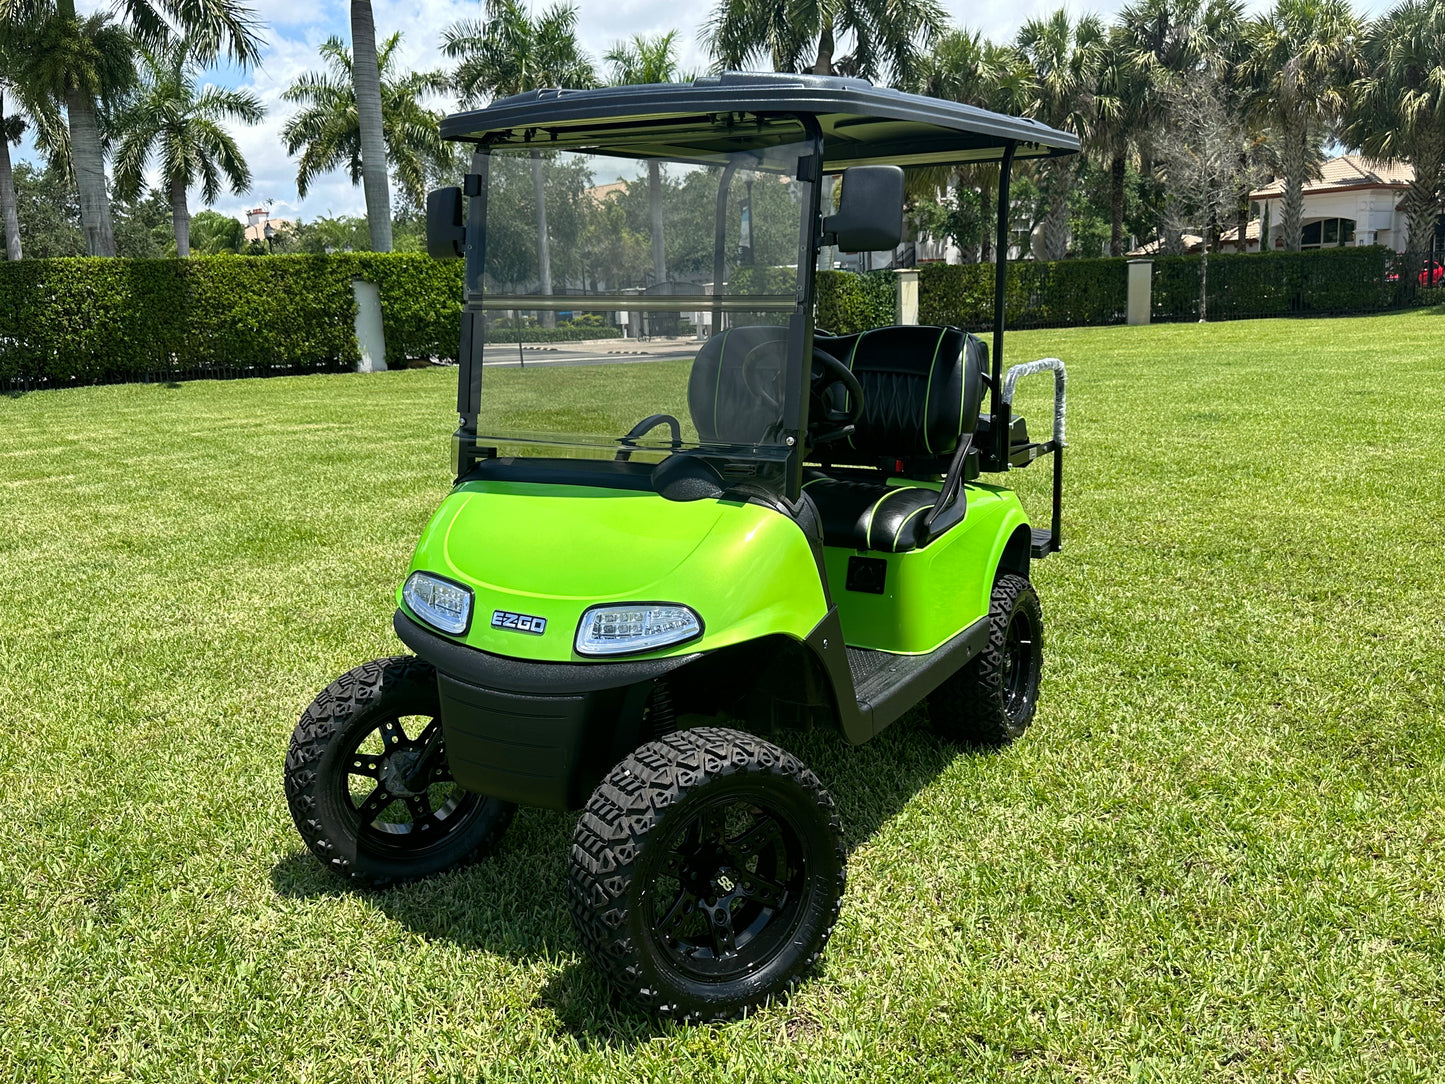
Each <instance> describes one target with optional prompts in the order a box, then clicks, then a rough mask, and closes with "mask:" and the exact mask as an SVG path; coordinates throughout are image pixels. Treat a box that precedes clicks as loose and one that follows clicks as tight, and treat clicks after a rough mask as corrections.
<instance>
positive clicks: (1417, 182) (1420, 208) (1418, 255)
mask: <svg viewBox="0 0 1445 1084" xmlns="http://www.w3.org/2000/svg"><path fill="white" fill-rule="evenodd" d="M1421 143H1422V145H1421V146H1420V147H1419V148H1417V151H1418V153H1417V154H1416V155H1415V157H1414V158H1413V159H1412V160H1411V163H1410V164H1411V165H1412V166H1413V167H1414V171H1415V179H1414V180H1413V181H1411V182H1410V187H1409V188H1408V189H1406V191H1405V196H1404V198H1403V199H1401V200H1400V210H1401V211H1402V212H1404V215H1405V231H1406V233H1405V261H1406V265H1407V266H1408V267H1409V273H1410V274H1411V275H1418V274H1419V273H1420V271H1421V269H1423V268H1424V266H1425V254H1426V253H1427V252H1428V251H1429V250H1430V242H1431V241H1432V240H1433V239H1434V237H1435V219H1436V216H1437V215H1439V213H1440V210H1439V206H1440V204H1439V197H1438V195H1437V193H1438V192H1439V191H1440V184H1441V181H1442V177H1441V174H1442V172H1445V170H1442V169H1441V164H1440V163H1441V159H1442V158H1445V140H1422V141H1421ZM1426 281H1429V280H1428V279H1427V280H1426Z"/></svg>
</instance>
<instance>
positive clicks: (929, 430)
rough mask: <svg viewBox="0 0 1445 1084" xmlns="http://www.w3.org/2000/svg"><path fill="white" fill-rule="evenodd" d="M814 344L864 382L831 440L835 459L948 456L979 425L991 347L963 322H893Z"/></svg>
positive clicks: (820, 338)
mask: <svg viewBox="0 0 1445 1084" xmlns="http://www.w3.org/2000/svg"><path fill="white" fill-rule="evenodd" d="M814 343H815V345H817V346H818V347H820V348H822V349H823V350H826V351H827V352H828V353H830V354H832V355H833V356H834V357H836V358H837V359H838V360H839V361H841V362H843V364H845V365H847V366H848V368H850V369H851V370H852V371H853V374H854V375H855V376H856V377H857V378H858V382H859V383H860V384H862V385H863V414H862V416H861V417H860V418H859V419H858V421H857V423H856V428H855V429H854V431H853V435H852V436H851V437H850V438H849V439H848V440H846V441H842V440H840V441H837V442H835V443H833V444H831V445H829V446H828V449H827V451H828V455H829V457H830V459H831V460H832V461H833V462H836V463H866V464H874V463H876V462H878V461H879V460H881V459H932V458H937V457H946V456H950V455H952V454H953V452H954V450H955V449H956V448H957V447H958V442H959V439H960V437H961V436H962V435H963V434H965V433H972V432H973V430H974V427H975V426H976V425H977V424H978V412H979V409H980V407H982V405H983V388H984V374H985V373H987V372H988V347H986V346H985V345H984V344H983V342H982V341H981V340H980V339H978V338H976V337H974V336H973V335H970V334H968V333H967V332H965V331H963V330H962V329H960V328H956V327H928V326H921V327H920V326H904V325H893V326H890V327H880V328H875V329H874V330H872V331H864V332H862V333H861V334H858V335H839V336H831V335H816V336H814Z"/></svg>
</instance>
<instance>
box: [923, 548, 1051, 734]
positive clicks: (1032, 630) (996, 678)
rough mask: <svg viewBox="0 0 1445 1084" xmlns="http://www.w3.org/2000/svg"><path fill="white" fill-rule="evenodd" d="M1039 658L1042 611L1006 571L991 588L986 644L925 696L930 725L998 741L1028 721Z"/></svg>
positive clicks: (1029, 590) (1035, 699) (1028, 588)
mask: <svg viewBox="0 0 1445 1084" xmlns="http://www.w3.org/2000/svg"><path fill="white" fill-rule="evenodd" d="M1043 663H1044V615H1043V609H1042V607H1040V605H1039V596H1038V595H1037V594H1036V593H1035V592H1034V588H1033V585H1032V584H1031V583H1029V581H1028V580H1026V579H1024V577H1022V576H1016V575H1013V574H1012V573H1006V574H1004V575H1002V576H1000V577H999V578H998V580H997V582H996V583H995V584H994V587H993V600H992V602H991V604H990V606H989V614H988V644H987V646H985V647H984V649H983V651H982V652H981V653H979V654H978V655H977V656H975V657H974V658H973V659H971V660H969V662H968V664H967V665H965V666H964V668H963V669H962V670H960V671H959V672H958V673H956V674H954V675H953V676H952V677H951V678H949V679H948V680H947V681H945V682H944V683H943V684H942V685H940V686H939V687H938V688H937V690H935V691H934V692H933V693H932V694H931V695H930V696H929V698H928V714H929V717H930V718H931V719H932V720H933V723H934V725H935V726H937V727H938V728H939V729H940V730H941V731H943V732H944V733H945V734H947V735H948V736H949V737H951V738H953V739H955V740H956V741H960V742H963V743H965V744H968V745H982V746H998V745H1006V744H1007V743H1009V742H1011V741H1013V740H1014V739H1015V738H1018V737H1019V736H1020V735H1022V734H1023V732H1024V731H1025V730H1026V729H1028V725H1029V723H1031V722H1033V718H1034V712H1035V711H1036V710H1037V709H1038V703H1039V679H1040V677H1041V675H1042V672H1043Z"/></svg>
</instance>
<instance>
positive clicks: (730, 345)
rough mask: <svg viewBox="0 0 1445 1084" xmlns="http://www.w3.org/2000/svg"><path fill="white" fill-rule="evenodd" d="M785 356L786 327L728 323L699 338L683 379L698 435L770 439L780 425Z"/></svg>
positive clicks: (714, 439)
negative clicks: (699, 344)
mask: <svg viewBox="0 0 1445 1084" xmlns="http://www.w3.org/2000/svg"><path fill="white" fill-rule="evenodd" d="M787 360H788V329H787V328H786V327H774V326H768V325H756V326H753V325H749V326H745V327H730V328H728V329H727V330H726V331H720V332H718V334H716V335H714V336H713V337H712V338H710V339H709V340H708V341H707V342H705V343H703V345H702V349H700V350H699V351H698V352H697V358H696V359H695V360H694V361H693V363H692V373H691V375H690V376H689V377H688V382H687V409H688V411H689V412H690V413H691V414H692V423H693V425H695V426H696V427H697V435H698V439H699V440H701V441H703V442H704V443H719V444H759V443H762V442H764V441H768V440H771V439H773V438H774V437H775V436H776V435H777V433H778V432H779V430H780V429H781V425H782V416H783V408H782V402H783V372H784V370H785V369H786V367H787ZM770 400H771V401H770Z"/></svg>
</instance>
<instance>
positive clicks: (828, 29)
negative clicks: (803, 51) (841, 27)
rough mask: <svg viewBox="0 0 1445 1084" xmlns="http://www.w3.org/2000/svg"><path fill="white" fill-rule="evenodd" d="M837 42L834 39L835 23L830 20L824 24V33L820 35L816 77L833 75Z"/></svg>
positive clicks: (814, 66) (815, 65) (815, 64)
mask: <svg viewBox="0 0 1445 1084" xmlns="http://www.w3.org/2000/svg"><path fill="white" fill-rule="evenodd" d="M836 45H837V42H836V41H834V39H833V23H832V20H828V21H826V22H824V23H823V32H822V33H821V34H819V35H818V59H817V60H816V61H814V63H813V74H814V75H832V74H833V49H834V47H835V46H836Z"/></svg>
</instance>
